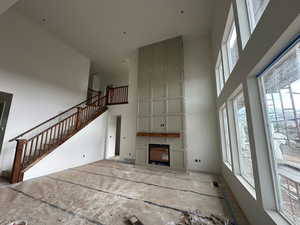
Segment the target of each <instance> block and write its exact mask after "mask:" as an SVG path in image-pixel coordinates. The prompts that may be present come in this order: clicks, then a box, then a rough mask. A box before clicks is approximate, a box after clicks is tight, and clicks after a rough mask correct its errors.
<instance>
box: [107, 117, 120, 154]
mask: <svg viewBox="0 0 300 225" xmlns="http://www.w3.org/2000/svg"><path fill="white" fill-rule="evenodd" d="M116 131H117V116H115V115H109V118H108V122H107V137H106V147H105V148H106V150H105V158H106V159H109V158H111V157H114V156H115V152H116Z"/></svg>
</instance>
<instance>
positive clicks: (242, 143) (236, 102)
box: [233, 92, 254, 188]
mask: <svg viewBox="0 0 300 225" xmlns="http://www.w3.org/2000/svg"><path fill="white" fill-rule="evenodd" d="M233 106H234V116H235V123H236V135H237V144H238V155H239V167H240V175H241V176H242V177H243V178H244V179H245V180H246V181H247V182H248V183H249V184H250V185H251V186H252V187H253V188H254V178H253V168H252V158H251V151H250V143H249V134H248V124H247V114H246V107H245V102H244V96H243V93H242V92H241V93H239V94H238V95H237V96H236V97H235V98H234V99H233Z"/></svg>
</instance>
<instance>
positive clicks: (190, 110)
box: [183, 37, 221, 173]
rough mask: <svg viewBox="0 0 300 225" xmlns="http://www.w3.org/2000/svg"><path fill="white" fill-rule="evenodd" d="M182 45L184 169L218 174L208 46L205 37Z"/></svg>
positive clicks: (213, 94) (212, 82)
mask: <svg viewBox="0 0 300 225" xmlns="http://www.w3.org/2000/svg"><path fill="white" fill-rule="evenodd" d="M183 41H184V42H183V43H184V90H185V92H184V95H185V126H186V138H185V140H186V148H187V168H188V169H189V170H197V171H205V172H210V173H220V169H221V168H220V154H219V151H220V150H219V145H218V143H217V142H216V138H218V130H217V115H216V110H215V108H216V104H215V85H214V79H213V77H212V76H213V75H212V74H213V72H212V71H213V69H212V63H211V47H210V46H211V44H210V43H211V42H210V40H209V38H208V37H197V38H189V37H184V39H183ZM195 159H197V160H200V162H199V161H198V162H195Z"/></svg>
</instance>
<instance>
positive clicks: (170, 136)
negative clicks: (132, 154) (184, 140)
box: [136, 132, 180, 138]
mask: <svg viewBox="0 0 300 225" xmlns="http://www.w3.org/2000/svg"><path fill="white" fill-rule="evenodd" d="M136 136H138V137H169V138H179V137H180V133H153V132H151V133H149V132H138V133H137V134H136Z"/></svg>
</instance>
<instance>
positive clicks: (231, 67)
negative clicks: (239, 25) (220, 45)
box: [225, 20, 239, 80]
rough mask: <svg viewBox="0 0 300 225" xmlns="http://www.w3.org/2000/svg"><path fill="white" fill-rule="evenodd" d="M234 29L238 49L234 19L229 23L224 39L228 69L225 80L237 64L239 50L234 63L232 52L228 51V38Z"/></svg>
mask: <svg viewBox="0 0 300 225" xmlns="http://www.w3.org/2000/svg"><path fill="white" fill-rule="evenodd" d="M234 31H235V35H236V45H237V49H239V47H238V43H237V42H238V39H237V29H236V25H235V21H234V20H233V21H231V23H230V28H229V32H228V35H227V38H226V39H225V48H226V53H227V63H228V70H229V74H228V77H227V79H226V80H228V78H229V76H230V74H231V72H232V71H233V69H234V67H235V66H236V64H237V61H238V59H239V51H238V58H237V61H236V62H235V63H233V62H232V57H231V56H232V54H231V51H230V48H229V42H230V41H229V38H230V37H231V36H232V34H233V32H234Z"/></svg>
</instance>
